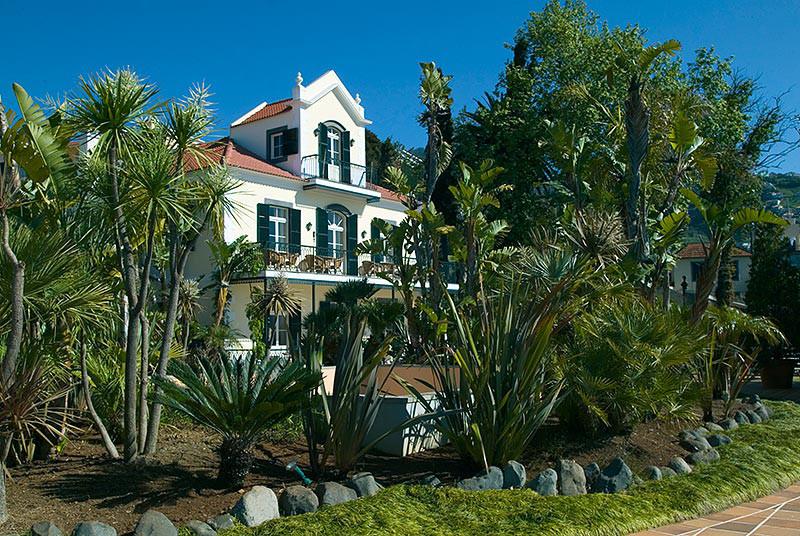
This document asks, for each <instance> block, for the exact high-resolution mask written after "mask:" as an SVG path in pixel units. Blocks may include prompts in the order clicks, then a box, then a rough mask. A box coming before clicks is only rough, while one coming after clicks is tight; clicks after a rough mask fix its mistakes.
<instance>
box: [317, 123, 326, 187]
mask: <svg viewBox="0 0 800 536" xmlns="http://www.w3.org/2000/svg"><path fill="white" fill-rule="evenodd" d="M317 144H318V149H317V161H318V162H319V176H320V177H327V176H328V166H327V165H326V164H327V163H328V127H326V126H325V125H324V124H323V123H320V124H319V126H318V127H317Z"/></svg>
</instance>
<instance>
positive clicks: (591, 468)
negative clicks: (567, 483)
mask: <svg viewBox="0 0 800 536" xmlns="http://www.w3.org/2000/svg"><path fill="white" fill-rule="evenodd" d="M583 476H585V477H586V489H587V490H591V489H594V485H595V483H596V482H597V478H598V477H599V476H600V466H599V465H597V464H596V463H594V462H592V463H590V464H589V465H587V466H586V467H584V468H583Z"/></svg>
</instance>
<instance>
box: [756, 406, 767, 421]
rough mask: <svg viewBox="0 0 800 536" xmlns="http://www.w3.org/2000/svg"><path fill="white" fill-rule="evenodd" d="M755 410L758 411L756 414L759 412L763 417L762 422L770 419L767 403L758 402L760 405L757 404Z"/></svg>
mask: <svg viewBox="0 0 800 536" xmlns="http://www.w3.org/2000/svg"><path fill="white" fill-rule="evenodd" d="M753 411H755V412H756V414H757V415H758V416H759V417H761V422H764V421H768V420H769V412H768V411H767V407H766V406H765V405H763V404H758V405H757V406H756V409H754V410H753Z"/></svg>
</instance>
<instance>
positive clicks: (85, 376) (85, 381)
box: [81, 341, 119, 460]
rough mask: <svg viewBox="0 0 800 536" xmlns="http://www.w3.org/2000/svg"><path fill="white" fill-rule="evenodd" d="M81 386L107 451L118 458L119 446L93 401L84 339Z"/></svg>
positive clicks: (114, 457) (90, 413) (82, 345)
mask: <svg viewBox="0 0 800 536" xmlns="http://www.w3.org/2000/svg"><path fill="white" fill-rule="evenodd" d="M81 387H82V388H83V398H84V399H85V400H86V408H87V409H88V410H89V415H91V417H92V421H94V425H95V426H96V427H97V430H98V431H99V432H100V437H101V438H102V440H103V446H104V447H105V449H106V452H108V455H109V456H111V457H112V458H113V459H115V460H118V459H119V452H118V451H117V447H116V445H114V441H113V440H112V439H111V436H110V435H109V434H108V430H107V429H106V426H105V424H103V420H102V419H101V418H100V415H98V414H97V411H95V409H94V404H93V403H92V392H91V388H90V386H89V370H88V368H87V366H86V344H85V343H84V342H83V341H81Z"/></svg>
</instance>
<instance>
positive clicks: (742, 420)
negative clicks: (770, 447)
mask: <svg viewBox="0 0 800 536" xmlns="http://www.w3.org/2000/svg"><path fill="white" fill-rule="evenodd" d="M733 418H734V420H735V421H736V424H750V419H748V418H747V415H745V414H744V413H742V412H741V411H737V412H736V413H734V414H733Z"/></svg>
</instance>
